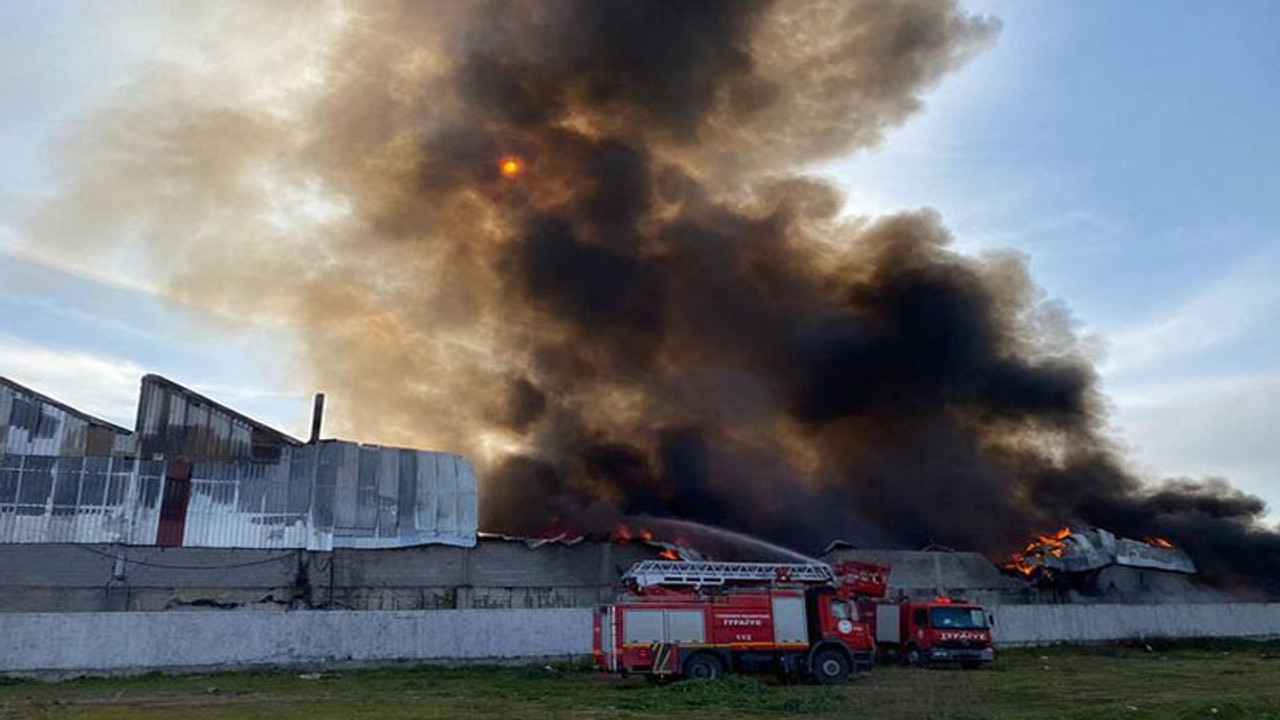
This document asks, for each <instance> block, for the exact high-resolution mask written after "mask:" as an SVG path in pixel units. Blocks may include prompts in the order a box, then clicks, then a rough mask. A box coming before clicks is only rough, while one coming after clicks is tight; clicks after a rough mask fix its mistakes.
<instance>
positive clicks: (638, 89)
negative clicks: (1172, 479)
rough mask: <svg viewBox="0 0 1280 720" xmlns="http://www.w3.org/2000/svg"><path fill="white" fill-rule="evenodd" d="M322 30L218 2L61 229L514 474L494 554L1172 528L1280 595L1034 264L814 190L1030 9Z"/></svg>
mask: <svg viewBox="0 0 1280 720" xmlns="http://www.w3.org/2000/svg"><path fill="white" fill-rule="evenodd" d="M285 7H286V6H284V5H283V4H277V3H267V4H255V5H249V4H244V5H232V4H223V3H218V4H216V6H213V5H211V6H210V7H209V8H208V9H207V10H201V11H199V12H196V11H194V10H193V11H192V12H196V14H195V15H194V16H193V17H192V19H191V22H192V29H190V30H189V32H190V33H191V34H193V35H199V37H198V38H197V40H198V41H196V42H189V43H186V46H189V47H191V48H196V50H193V52H207V53H213V54H215V56H214V57H212V58H209V60H210V61H209V62H192V63H190V64H188V65H183V66H180V67H178V66H175V67H171V68H167V69H166V70H165V71H163V72H156V73H154V74H153V75H151V76H148V77H147V78H143V79H140V80H139V81H138V82H136V83H131V84H128V85H127V92H126V93H123V94H121V95H119V96H118V97H117V98H116V101H115V102H114V103H107V104H106V106H105V107H104V109H102V110H101V111H99V112H98V113H97V114H96V115H94V116H93V117H90V118H88V119H87V120H86V121H84V122H81V123H80V124H79V125H78V126H77V127H80V128H82V131H81V132H80V134H78V135H77V136H76V137H73V138H71V139H70V140H69V141H68V144H67V148H68V150H67V151H66V152H64V153H63V154H62V157H61V162H60V163H58V164H57V165H56V166H55V167H56V168H57V170H58V172H61V173H63V175H62V176H60V177H59V178H57V180H60V181H61V185H62V188H63V194H62V195H61V196H60V197H58V198H55V199H54V200H52V201H50V202H49V203H48V204H47V205H45V206H44V207H43V209H42V210H41V211H40V212H39V213H37V214H36V215H35V216H34V217H33V218H32V220H31V222H30V223H29V224H28V226H27V227H26V228H25V229H24V235H25V236H27V237H30V238H32V240H33V241H34V242H39V243H41V244H42V245H44V246H45V247H50V248H51V247H57V246H58V245H59V244H61V245H62V246H63V249H64V250H66V251H67V252H74V253H77V254H84V253H91V252H95V251H98V250H100V249H101V250H104V251H106V252H115V250H116V249H117V248H116V247H114V246H115V245H126V246H128V245H130V244H133V243H140V244H142V246H143V249H144V250H145V252H146V256H147V257H148V260H149V266H150V267H151V268H153V269H154V271H155V272H157V273H161V274H163V275H164V276H165V277H167V278H168V280H169V281H170V285H169V291H170V292H171V293H172V294H173V295H174V296H175V297H178V298H181V299H183V300H185V301H188V302H189V303H190V304H191V305H194V306H199V307H204V308H210V309H213V310H217V311H220V312H221V313H223V314H225V315H226V316H228V317H245V318H249V319H253V320H258V321H263V322H268V323H271V324H272V325H273V326H279V325H282V324H288V325H290V326H291V327H292V328H294V330H295V331H296V333H297V335H298V337H299V338H300V345H301V347H302V348H304V352H305V358H306V361H307V362H306V367H307V368H308V369H309V371H310V372H309V375H310V377H307V378H305V380H306V381H307V382H309V383H311V384H313V385H318V386H322V387H325V388H326V389H329V390H330V391H331V392H332V394H333V395H334V396H335V397H341V398H344V401H343V403H341V404H340V405H339V406H338V407H336V408H335V410H334V413H333V416H332V419H333V421H334V423H333V424H334V425H335V429H336V430H338V431H340V432H346V433H347V434H352V435H358V436H361V437H362V438H365V439H368V440H371V441H378V442H383V443H390V444H407V445H424V446H430V447H443V448H450V449H452V450H457V451H459V452H462V453H465V454H466V455H468V456H469V457H473V458H475V459H476V460H477V461H478V462H479V464H480V468H479V469H480V474H481V477H482V481H483V486H482V488H481V497H482V507H481V513H482V526H483V527H485V528H486V529H489V530H492V531H496V532H504V533H511V534H516V535H538V534H544V535H545V534H546V533H547V529H548V528H554V527H560V526H564V527H569V528H573V530H574V531H575V532H580V533H600V534H602V533H605V532H607V531H608V530H609V529H610V528H613V527H614V526H615V525H616V524H617V523H618V522H627V521H628V519H629V518H633V517H636V516H642V515H648V516H659V517H663V518H679V519H683V520H689V521H697V522H699V523H705V524H710V525H719V526H725V527H728V528H731V529H734V530H739V531H743V532H746V533H751V534H754V535H759V536H762V537H765V538H768V539H769V540H772V541H775V542H776V543H779V544H781V545H786V546H788V547H791V548H801V549H811V550H816V549H817V548H820V547H821V546H822V545H823V544H825V543H826V542H827V541H829V540H830V539H831V538H833V537H845V538H850V539H853V540H856V541H858V543H859V544H860V545H878V546H898V547H919V546H922V545H926V544H930V543H939V544H943V545H947V546H951V547H962V548H972V549H975V550H980V551H982V552H985V553H987V554H988V556H991V557H997V556H1000V555H1003V554H1004V553H1005V552H1007V551H1008V548H1010V547H1014V546H1016V544H1017V543H1018V542H1019V540H1020V538H1022V537H1023V536H1024V534H1025V532H1026V531H1027V528H1028V527H1037V526H1039V527H1047V526H1051V525H1056V524H1059V523H1063V522H1070V523H1083V524H1089V525H1100V526H1104V527H1109V528H1113V529H1115V530H1116V531H1117V532H1120V533H1122V534H1125V535H1129V536H1133V537H1143V536H1146V535H1159V536H1161V537H1165V536H1167V537H1170V538H1172V539H1174V540H1176V541H1177V542H1178V543H1179V544H1180V545H1182V546H1183V547H1185V548H1186V549H1187V551H1188V552H1189V553H1191V554H1192V555H1194V556H1195V558H1196V562H1197V565H1198V566H1199V567H1200V568H1201V570H1202V572H1203V573H1204V574H1205V575H1206V576H1207V577H1210V578H1212V579H1214V580H1216V581H1218V582H1223V583H1227V582H1236V583H1240V584H1256V583H1259V582H1271V583H1273V584H1274V583H1275V582H1276V580H1275V578H1278V577H1280V536H1277V535H1276V534H1275V533H1273V532H1270V531H1267V530H1264V529H1262V528H1261V526H1260V525H1259V521H1260V520H1261V519H1262V518H1263V517H1264V510H1265V508H1264V507H1263V505H1262V503H1261V501H1260V500H1258V499H1257V498H1254V497H1252V496H1249V495H1245V494H1243V493H1240V492H1239V491H1236V490H1233V489H1231V488H1229V487H1228V486H1226V485H1225V484H1215V483H1189V482H1176V483H1170V484H1166V485H1163V486H1160V487H1157V488H1154V489H1152V488H1149V487H1148V486H1146V485H1144V484H1143V483H1142V482H1141V481H1140V480H1139V479H1138V478H1137V477H1135V476H1134V475H1132V474H1131V473H1129V472H1128V471H1127V470H1126V468H1125V464H1124V462H1123V461H1122V459H1121V458H1119V457H1118V456H1117V454H1116V452H1115V450H1114V447H1113V445H1112V443H1111V442H1110V440H1109V439H1108V437H1107V436H1106V432H1105V428H1106V423H1105V417H1104V408H1105V403H1104V401H1103V398H1102V397H1101V394H1100V390H1099V388H1098V384H1097V378H1096V372H1095V370H1094V368H1093V367H1092V366H1091V364H1090V362H1089V361H1088V359H1087V358H1086V356H1085V354H1084V353H1083V352H1082V351H1081V350H1080V348H1079V344H1078V342H1077V339H1076V337H1075V334H1074V333H1073V331H1072V329H1071V322H1070V319H1069V318H1067V317H1066V315H1065V313H1064V312H1063V311H1062V310H1061V308H1060V307H1059V306H1057V305H1055V304H1054V303H1052V302H1049V301H1047V300H1045V299H1044V298H1043V296H1042V293H1041V292H1040V290H1039V289H1038V288H1036V286H1035V284H1034V282H1033V281H1032V280H1031V279H1030V278H1029V277H1028V274H1027V270H1026V265H1025V262H1024V261H1023V260H1022V259H1021V258H1019V257H1018V256H1016V255H1013V254H999V253H995V254H989V255H984V256H982V257H971V256H967V255H964V254H961V253H960V252H957V251H956V250H954V249H952V248H951V247H950V243H951V237H950V235H949V233H948V232H947V230H946V229H945V228H944V227H943V224H942V220H941V218H940V217H938V215H937V214H936V213H934V212H931V211H927V210H926V211H919V212H910V213H902V214H897V215H893V216H888V217H881V218H868V217H854V218H848V217H846V216H844V215H842V214H841V211H842V206H843V202H844V201H843V198H842V197H841V196H840V194H839V192H838V191H837V190H836V189H834V188H833V187H831V186H830V185H828V184H826V183H824V182H821V181H820V180H817V179H814V178H813V177H808V176H804V175H802V174H799V173H801V172H803V169H804V168H805V167H807V166H810V165H811V164H812V163H814V162H817V161H822V160H827V159H831V158H836V157H841V156H844V155H847V154H848V153H850V152H854V151H858V150H862V149H865V148H868V147H872V146H874V145H876V144H877V143H878V142H879V141H880V140H881V139H882V138H883V136H884V135H885V133H886V132H887V131H888V130H889V129H891V128H892V127H894V126H897V125H899V124H900V123H902V122H903V121H904V120H905V119H906V118H908V117H909V116H911V115H912V114H913V113H915V112H916V111H918V110H919V109H920V108H921V107H922V101H921V95H922V93H924V92H926V91H927V90H928V89H930V88H931V87H933V86H934V85H935V84H936V83H937V82H938V81H939V80H941V79H942V78H943V77H944V76H945V75H946V74H947V73H948V72H950V71H951V70H953V69H954V68H956V67H958V66H960V65H962V64H963V63H964V62H965V61H966V60H967V59H968V58H970V57H971V56H972V55H973V54H974V53H976V52H977V51H979V50H980V49H981V48H982V47H983V46H984V45H986V44H987V43H989V42H990V41H991V40H992V39H993V38H994V36H995V34H996V32H997V30H998V27H999V23H998V22H997V21H996V20H994V19H991V18H986V17H980V16H974V15H971V14H968V13H966V12H963V11H962V10H961V9H960V8H959V7H958V6H957V5H956V3H954V2H951V1H950V0H890V1H884V2H882V1H875V2H872V1H861V2H840V3H835V2H825V1H823V0H796V1H794V2H766V1H763V0H708V1H706V2H697V3H657V2H654V3H646V2H637V1H636V0H555V1H548V2H538V1H535V0H524V1H521V0H512V1H511V2H504V3H501V4H494V3H476V2H433V3H408V2H406V3H393V2H377V3H367V4H363V3H341V2H340V3H334V4H332V5H326V6H325V7H326V8H330V9H332V10H333V11H332V12H327V11H326V12H320V11H314V12H313V10H312V8H311V6H309V5H308V6H307V12H295V11H294V10H291V9H282V8H285ZM246 16H252V17H246ZM174 22H179V19H175V20H174ZM304 22H311V23H314V24H313V25H312V26H310V27H306V28H304V27H302V26H301V25H300V23H304ZM196 28H198V29H196ZM531 29H536V31H531ZM175 32H177V31H176V30H175ZM265 39H269V41H264V40H265ZM277 54H278V55H277ZM232 56H233V57H236V58H237V62H236V63H235V64H232V65H226V66H225V67H227V68H230V69H228V70H225V75H223V74H220V73H223V72H224V71H223V70H221V68H223V67H224V64H223V63H222V62H220V60H221V59H222V58H223V57H232ZM255 62H256V63H257V64H258V66H260V67H258V66H255V65H254V63H255ZM255 70H257V71H255ZM188 76H190V77H188ZM262 77H267V78H271V79H272V80H275V81H276V82H275V83H274V84H269V85H268V86H263V87H259V86H258V85H251V86H246V84H245V78H254V79H257V78H262ZM175 78H177V79H180V80H189V81H182V82H178V81H175ZM853 209H854V210H855V211H856V209H857V208H856V207H855V208H853ZM88 238H91V239H92V241H91V242H88V241H87V240H86V239H88ZM130 249H132V248H130ZM119 255H124V256H129V257H133V256H134V255H133V254H132V253H116V256H119ZM1047 556H1048V557H1053V556H1052V553H1051V552H1049V553H1047ZM1276 589H1277V590H1280V588H1276Z"/></svg>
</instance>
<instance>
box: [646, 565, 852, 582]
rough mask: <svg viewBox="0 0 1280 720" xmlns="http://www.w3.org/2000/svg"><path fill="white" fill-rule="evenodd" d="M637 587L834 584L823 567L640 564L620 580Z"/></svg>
mask: <svg viewBox="0 0 1280 720" xmlns="http://www.w3.org/2000/svg"><path fill="white" fill-rule="evenodd" d="M622 579H623V581H624V582H630V583H633V584H634V585H636V586H637V587H642V588H644V587H654V586H660V585H677V586H692V587H706V586H714V585H732V584H734V583H768V582H785V583H826V584H834V583H835V572H834V571H832V569H831V566H830V565H827V564H825V563H752V562H709V561H699V562H683V561H675V560H642V561H641V562H638V563H636V564H635V565H632V566H631V569H630V570H627V572H626V573H625V574H624V575H623V576H622Z"/></svg>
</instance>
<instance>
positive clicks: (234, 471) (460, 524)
mask: <svg viewBox="0 0 1280 720" xmlns="http://www.w3.org/2000/svg"><path fill="white" fill-rule="evenodd" d="M476 508H477V501H476V476H475V470H474V469H473V468H472V466H471V464H470V463H468V462H467V461H466V460H464V459H463V458H462V457H460V456H458V455H453V454H449V453H435V452H426V451H420V450H404V449H399V448H383V447H377V446H371V445H364V446H362V445H358V444H356V443H350V442H340V441H327V442H323V443H320V444H318V445H307V446H301V447H293V448H286V449H285V450H284V452H283V455H282V457H281V460H280V462H278V463H251V462H239V463H196V464H195V465H194V467H193V468H192V495H191V503H190V505H189V506H188V509H187V517H186V534H185V537H184V540H183V545H187V546H202V547H255V548H301V547H305V548H308V549H312V550H329V549H332V548H334V547H360V548H378V547H401V546H407V545H421V544H425V543H442V544H448V545H460V546H464V547H471V546H473V545H475V541H476V524H477V510H476Z"/></svg>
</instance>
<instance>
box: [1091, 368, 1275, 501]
mask: <svg viewBox="0 0 1280 720" xmlns="http://www.w3.org/2000/svg"><path fill="white" fill-rule="evenodd" d="M1111 399H1112V402H1113V403H1114V406H1115V413H1114V415H1113V421H1114V424H1115V425H1116V428H1117V430H1118V431H1119V432H1120V434H1121V436H1122V437H1123V438H1124V440H1125V441H1126V442H1127V443H1128V444H1129V445H1130V447H1131V448H1132V451H1133V454H1134V457H1135V459H1136V460H1137V461H1138V463H1139V464H1140V465H1141V466H1142V467H1143V468H1144V470H1145V471H1146V472H1147V473H1148V474H1149V475H1151V476H1154V477H1171V476H1183V477H1204V476H1220V477H1225V478H1227V479H1228V480H1229V481H1231V483H1232V484H1233V485H1236V486H1237V487H1239V488H1241V489H1242V490H1245V491H1248V492H1251V493H1255V494H1257V495H1259V496H1261V497H1262V498H1263V499H1265V500H1266V501H1267V504H1268V505H1269V506H1270V508H1271V512H1272V517H1273V518H1274V517H1275V516H1276V513H1277V512H1278V511H1280V472H1277V468H1280V442H1277V440H1278V439H1280V437H1278V433H1277V428H1280V370H1273V371H1270V372H1265V373H1257V374H1248V375H1229V376H1221V377H1214V378H1202V379H1194V380H1183V381H1175V382H1169V383H1150V384H1146V385H1135V386H1131V387H1127V388H1123V389H1120V390H1118V391H1116V392H1114V393H1113V394H1112V396H1111Z"/></svg>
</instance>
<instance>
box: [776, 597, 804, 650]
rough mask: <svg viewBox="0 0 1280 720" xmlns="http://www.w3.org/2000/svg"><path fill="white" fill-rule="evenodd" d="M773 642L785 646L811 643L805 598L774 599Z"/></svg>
mask: <svg viewBox="0 0 1280 720" xmlns="http://www.w3.org/2000/svg"><path fill="white" fill-rule="evenodd" d="M773 641H774V642H775V643H779V644H783V643H789V644H797V643H804V644H806V645H807V644H808V643H809V625H808V623H807V622H806V620H805V614H804V598H802V597H775V598H774V599H773Z"/></svg>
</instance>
